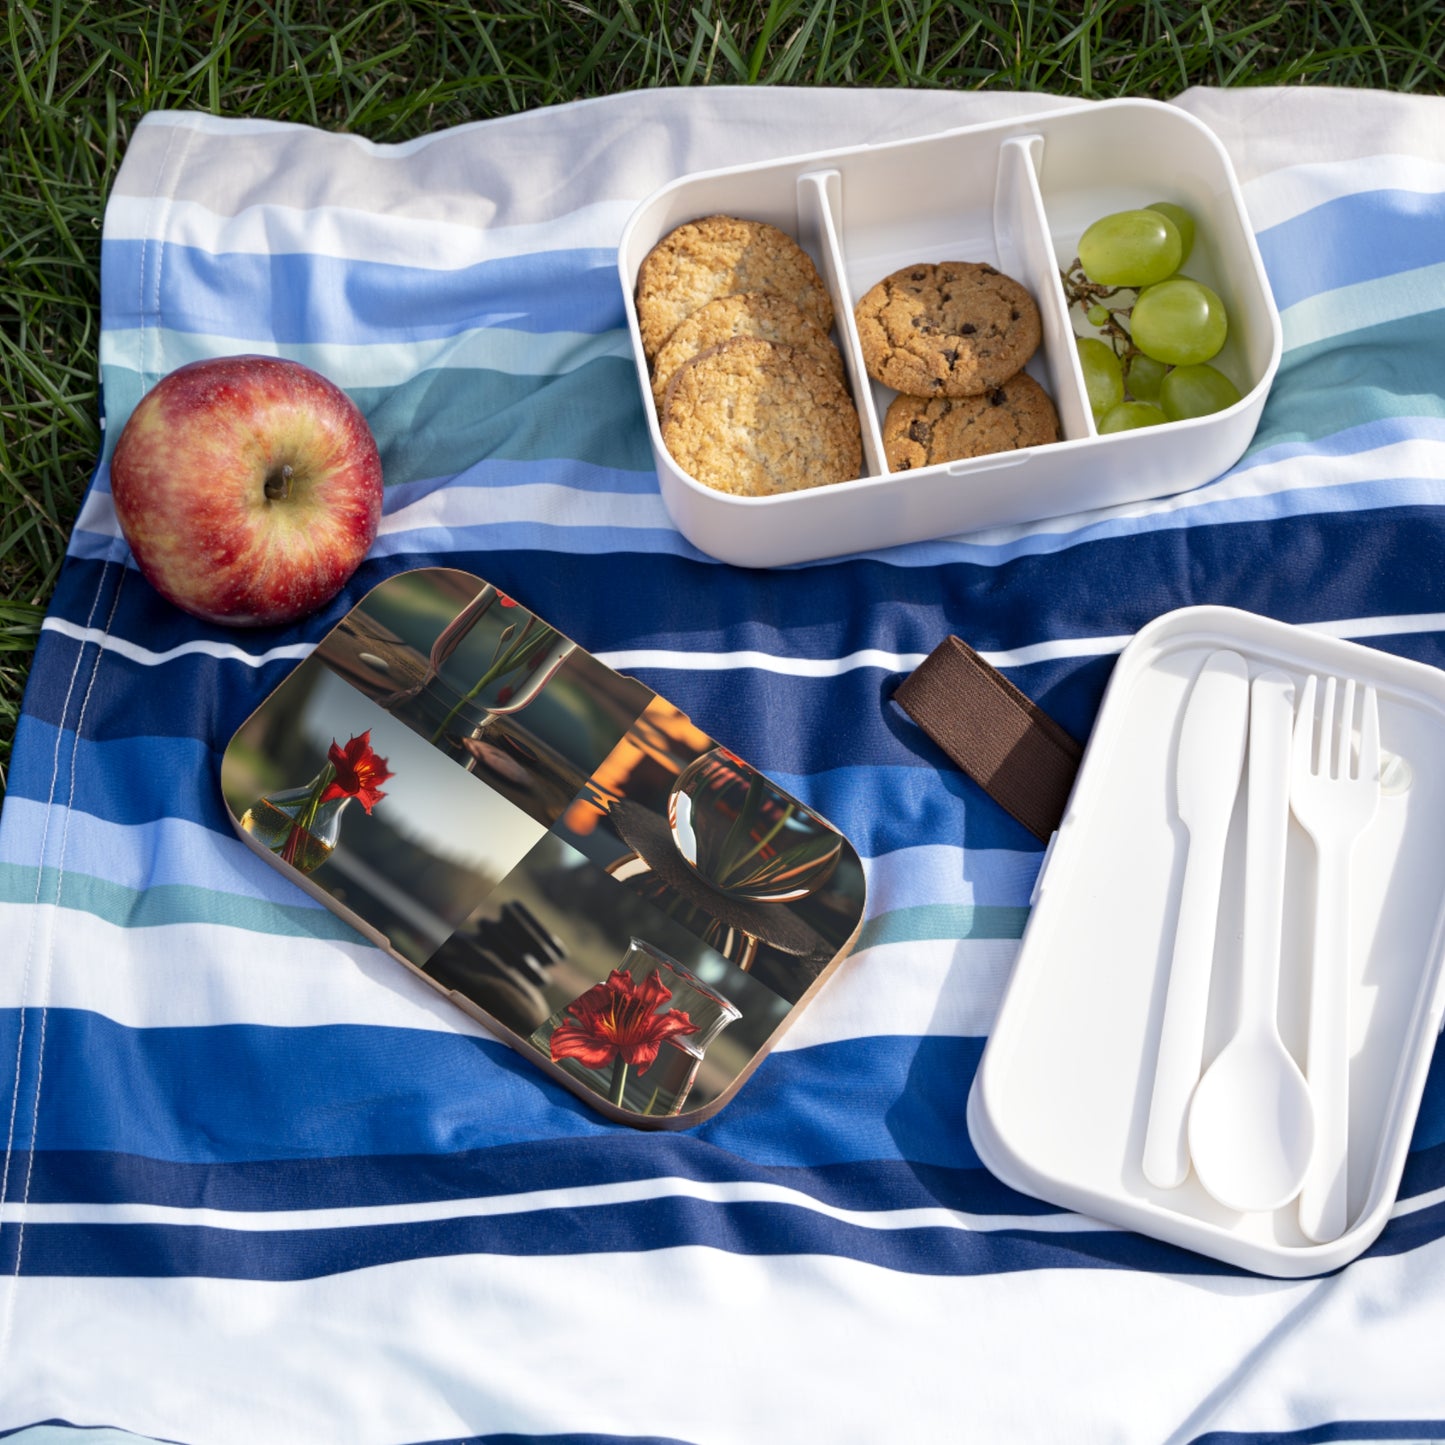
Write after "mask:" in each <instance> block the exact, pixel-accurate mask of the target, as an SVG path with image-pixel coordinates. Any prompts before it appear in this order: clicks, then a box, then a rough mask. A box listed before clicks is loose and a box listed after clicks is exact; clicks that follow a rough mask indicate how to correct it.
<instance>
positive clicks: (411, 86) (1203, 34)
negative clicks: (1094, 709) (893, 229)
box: [0, 0, 1445, 797]
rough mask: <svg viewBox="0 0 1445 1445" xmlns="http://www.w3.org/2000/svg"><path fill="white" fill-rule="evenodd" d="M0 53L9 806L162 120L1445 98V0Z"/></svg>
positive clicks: (122, 15) (537, 14)
mask: <svg viewBox="0 0 1445 1445" xmlns="http://www.w3.org/2000/svg"><path fill="white" fill-rule="evenodd" d="M6 15H7V18H6V19H5V21H4V22H3V23H4V29H3V49H0V260H3V270H0V274H3V278H4V284H3V287H0V797H3V792H4V779H5V770H6V766H7V764H8V761H9V756H10V747H11V740H12V737H13V734H14V729H15V722H16V718H17V715H18V712H19V707H20V698H21V692H22V689H23V687H24V682H25V677H26V672H27V669H28V667H29V663H30V658H31V655H32V653H33V650H34V646H35V642H36V638H37V635H38V632H39V627H40V623H41V620H42V618H43V617H44V614H45V609H46V605H47V602H48V599H49V597H50V595H51V592H52V590H53V588H54V586H55V580H56V576H57V573H58V571H59V567H60V562H61V558H62V556H63V554H64V550H65V544H66V540H67V538H68V536H69V533H70V529H71V527H72V525H73V523H74V519H75V513H76V510H77V507H78V506H79V502H80V499H81V496H82V494H83V492H84V489H85V486H86V482H87V480H88V478H89V474H90V470H91V467H92V465H93V463H94V459H95V456H96V453H97V451H98V448H99V430H98V427H97V407H98V397H97V389H96V343H97V333H98V325H99V318H98V313H97V304H98V288H99V281H98V275H99V248H100V225H101V216H102V212H103V209H104V205H105V198H106V195H107V192H108V190H109V187H110V183H111V179H112V177H113V176H114V174H115V170H116V167H117V165H118V164H119V162H120V159H121V157H122V155H123V154H124V152H125V147H126V142H127V140H128V139H129V137H130V134H131V132H132V130H133V129H134V127H135V125H136V122H137V121H138V120H139V119H140V117H141V116H142V115H143V114H145V112H146V111H148V110H152V109H162V108H170V109H176V108H192V109H201V110H208V111H213V112H215V113H217V114H221V115H236V116H242V115H244V116H260V117H266V118H270V119H276V120H288V121H302V122H307V123H310V124H312V125H318V126H325V127H327V128H331V129H345V130H351V131H355V132H358V133H359V134H362V135H365V136H368V137H369V138H371V139H372V140H376V141H400V140H405V139H408V138H410V137H412V136H416V135H419V134H422V133H424V132H427V131H430V130H433V129H436V128H439V127H442V126H448V125H454V124H457V123H459V122H463V121H472V120H478V119H482V118H485V117H489V116H499V115H509V114H512V113H515V112H517V111H520V110H525V109H530V108H532V107H536V106H543V105H553V104H557V103H560V102H563V101H569V100H575V99H579V98H581V97H585V96H596V95H605V94H609V93H613V92H616V91H621V90H632V89H637V88H640V87H645V86H658V85H710V84H711V85H718V84H727V85H736V84H759V85H838V86H932V87H948V88H952V89H959V90H1047V91H1052V92H1055V93H1058V94H1065V95H1072V96H1082V97H1088V98H1103V97H1106V96H1115V95H1148V96H1155V97H1158V98H1168V97H1170V96H1172V95H1175V94H1177V93H1178V92H1179V91H1180V90H1182V89H1184V88H1185V87H1186V86H1189V85H1220V86H1235V85H1256V84H1261V85H1282V84H1283V85H1294V84H1312V85H1340V86H1369V87H1376V88H1380V89H1389V90H1396V91H1406V92H1420V93H1430V94H1440V93H1442V92H1445V6H1441V5H1439V4H1438V0H1393V3H1382V0H1336V3H1331V4H1324V3H1317V0H1273V3H1270V0H1254V3H1239V4H1219V3H1215V4H1210V3H1203V4H1201V3H1198V0H1187V3H1186V0H1168V3H1165V0H1135V3H1117V0H1105V3H1094V4H1088V5H1080V4H1071V5H1055V4H1050V3H1043V0H1040V3H1030V0H1016V3H1014V4H995V5H981V4H969V3H949V0H869V3H858V4H853V5H843V4H837V3H830V0H774V3H771V4H764V3H749V4H736V3H734V4H719V3H716V0H695V3H689V0H683V3H671V4H669V3H661V0H632V3H626V0H620V3H613V4H600V3H599V4H594V3H590V0H476V3H475V8H473V6H470V5H466V4H461V3H442V0H409V3H408V0H384V3H372V4H351V5H342V4H338V3H333V4H324V3H319V0H203V3H194V4H179V5H178V4H172V3H165V0H150V3H125V0H91V3H85V0H71V3H66V4H59V3H56V4H37V3H29V0H9V3H8V7H7V12H6Z"/></svg>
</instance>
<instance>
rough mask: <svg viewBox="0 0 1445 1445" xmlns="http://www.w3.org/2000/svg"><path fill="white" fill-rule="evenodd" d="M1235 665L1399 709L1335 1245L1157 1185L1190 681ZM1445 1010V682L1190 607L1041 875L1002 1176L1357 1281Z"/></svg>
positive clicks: (981, 1136) (1242, 1255) (1298, 1006)
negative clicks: (1357, 1264) (1157, 1109)
mask: <svg viewBox="0 0 1445 1445" xmlns="http://www.w3.org/2000/svg"><path fill="white" fill-rule="evenodd" d="M1217 648H1227V649H1232V650H1233V651H1235V652H1237V653H1240V654H1241V655H1242V656H1243V657H1244V658H1245V660H1246V662H1247V663H1248V665H1249V670H1250V674H1251V676H1254V675H1256V674H1258V673H1260V672H1262V671H1264V670H1265V669H1268V668H1279V669H1282V670H1283V671H1284V672H1285V673H1286V674H1288V675H1289V676H1290V678H1291V679H1292V680H1293V681H1294V683H1295V690H1296V696H1297V697H1298V694H1299V691H1300V689H1301V687H1302V686H1303V683H1304V680H1305V678H1306V677H1307V676H1308V675H1309V674H1310V673H1317V674H1320V675H1321V676H1322V677H1323V676H1325V675H1329V674H1334V675H1335V676H1338V677H1340V678H1351V677H1353V678H1355V679H1356V680H1357V682H1359V683H1363V684H1373V685H1374V686H1375V687H1376V689H1377V690H1378V696H1379V717H1380V741H1381V745H1382V748H1383V749H1384V754H1385V757H1384V762H1385V767H1384V774H1385V784H1384V787H1383V789H1382V796H1381V798H1380V803H1379V808H1378V811H1377V812H1376V814H1375V817H1374V821H1373V822H1372V823H1371V824H1370V826H1369V828H1368V830H1367V832H1366V833H1365V834H1364V835H1363V836H1362V837H1361V839H1360V842H1359V845H1358V846H1357V847H1356V849H1355V852H1354V857H1353V869H1352V874H1351V878H1352V889H1351V903H1352V922H1351V928H1350V938H1349V940H1348V942H1349V964H1348V968H1347V998H1348V1008H1349V1016H1350V1051H1351V1055H1352V1057H1351V1059H1350V1065H1349V1086H1350V1122H1349V1167H1348V1178H1349V1183H1348V1211H1347V1221H1348V1222H1347V1225H1346V1228H1345V1232H1344V1233H1343V1234H1341V1235H1340V1236H1339V1237H1337V1238H1336V1239H1334V1240H1332V1241H1330V1242H1328V1243H1322V1244H1316V1243H1312V1242H1311V1241H1310V1240H1309V1239H1308V1238H1307V1237H1306V1236H1305V1235H1304V1233H1303V1232H1302V1231H1301V1229H1300V1227H1299V1222H1298V1212H1297V1206H1296V1204H1295V1203H1293V1202H1292V1203H1290V1204H1287V1205H1285V1206H1283V1207H1281V1208H1279V1209H1276V1210H1273V1211H1271V1212H1268V1213H1249V1214H1244V1213H1235V1212H1233V1211H1231V1210H1229V1209H1226V1208H1224V1207H1223V1206H1222V1205H1220V1204H1218V1203H1216V1202H1215V1201H1214V1200H1213V1199H1212V1198H1211V1197H1210V1196H1209V1195H1208V1194H1207V1193H1206V1192H1205V1191H1204V1189H1203V1187H1202V1186H1201V1185H1200V1183H1199V1181H1198V1179H1197V1177H1196V1176H1195V1174H1194V1173H1193V1172H1191V1173H1190V1174H1189V1175H1188V1177H1187V1178H1186V1179H1185V1181H1184V1183H1183V1184H1181V1185H1179V1186H1177V1187H1175V1188H1159V1187H1157V1186H1155V1185H1153V1184H1150V1183H1149V1182H1148V1181H1147V1180H1146V1179H1145V1177H1144V1173H1143V1168H1142V1162H1141V1159H1142V1152H1143V1146H1144V1137H1145V1131H1146V1128H1147V1123H1148V1114H1149V1108H1150V1100H1151V1095H1152V1091H1153V1081H1154V1071H1155V1063H1156V1058H1157V1054H1158V1043H1159V1035H1160V1028H1161V1019H1162V1014H1163V1008H1164V997H1165V990H1166V988H1167V985H1168V979H1169V969H1170V963H1171V958H1172V951H1173V942H1174V930H1175V923H1176V920H1177V916H1178V909H1179V895H1180V888H1181V883H1182V878H1183V871H1184V864H1185V859H1186V854H1187V849H1188V841H1189V840H1188V835H1187V833H1186V831H1185V829H1184V827H1183V825H1182V823H1181V822H1180V820H1179V818H1178V816H1177V814H1176V803H1175V788H1176V784H1175V764H1176V757H1177V751H1178V747H1179V736H1180V725H1181V719H1182V714H1183V710H1184V706H1185V703H1186V700H1187V698H1188V695H1189V691H1190V688H1191V685H1192V683H1193V681H1194V679H1195V677H1196V675H1197V674H1198V672H1199V670H1200V668H1201V666H1202V665H1203V662H1204V659H1205V658H1206V657H1208V656H1209V655H1210V653H1211V652H1213V651H1214V650H1215V649H1217ZM1247 773H1248V768H1247V765H1246V769H1245V777H1244V779H1242V781H1241V785H1240V794H1239V797H1238V799H1237V800H1236V804H1235V809H1234V813H1233V816H1232V820H1231V824H1230V833H1229V838H1228V842H1227V845H1226V853H1225V873H1224V883H1223V889H1222V892H1221V895H1220V911H1219V915H1218V924H1219V926H1218V933H1217V936H1216V943H1215V953H1214V963H1213V972H1212V978H1211V985H1210V995H1209V1009H1208V1015H1207V1021H1206V1032H1205V1048H1204V1057H1203V1066H1204V1067H1205V1068H1207V1067H1208V1065H1209V1063H1210V1062H1211V1061H1212V1060H1213V1058H1214V1057H1215V1056H1217V1054H1218V1052H1219V1050H1220V1048H1221V1047H1222V1045H1223V1043H1224V1041H1225V1038H1226V1036H1227V1034H1228V1031H1229V1028H1230V1026H1231V1023H1232V1020H1233V1018H1234V1009H1235V1001H1236V997H1237V989H1238V964H1239V934H1240V926H1241V917H1242V899H1243V887H1244V872H1245V858H1244V854H1245V849H1244V832H1245V827H1244V825H1245V818H1246V813H1247V808H1248V803H1249V798H1248V794H1249V786H1248V781H1247ZM1315 866H1316V862H1315V852H1314V846H1313V844H1312V843H1311V841H1310V839H1309V837H1308V835H1307V834H1306V833H1305V832H1304V831H1303V829H1301V828H1300V826H1299V824H1298V823H1297V822H1295V821H1294V820H1293V819H1291V820H1290V823H1289V837H1288V852H1287V857H1286V872H1285V900H1284V923H1283V949H1282V956H1281V983H1280V989H1279V1013H1278V1018H1279V1024H1280V1031H1281V1034H1282V1036H1283V1038H1284V1041H1285V1043H1286V1045H1287V1046H1288V1047H1289V1049H1290V1051H1291V1052H1292V1053H1293V1054H1294V1056H1295V1058H1296V1060H1297V1061H1299V1062H1300V1063H1301V1065H1303V1063H1304V1047H1303V1046H1304V1040H1305V1029H1306V1020H1307V1011H1308V992H1309V976H1310V966H1311V951H1312V950H1311V945H1312V940H1311V936H1310V935H1311V932H1312V928H1313V906H1314V894H1313V886H1314V870H1315ZM1442 1010H1445V673H1442V672H1440V671H1438V670H1437V669H1435V668H1431V667H1426V666H1424V665H1422V664H1420V663H1415V662H1410V661H1408V660H1405V659H1402V658H1398V657H1392V656H1390V655H1389V654H1387V653H1383V652H1377V651H1375V650H1374V649H1372V648H1368V647H1362V646H1359V645H1358V644H1355V643H1350V642H1344V641H1340V640H1338V639H1335V638H1331V637H1327V636H1324V635H1321V634H1319V633H1315V632H1311V631H1308V630H1305V629H1301V628H1297V627H1291V626H1288V625H1286V624H1284V623H1279V622H1274V621H1270V620H1268V619H1265V618H1261V617H1257V616H1254V615H1253V614H1250V613H1246V612H1239V611H1234V610H1232V609H1229V608H1216V607H1199V608H1185V609H1183V610H1180V611H1177V612H1172V613H1169V614H1167V615H1165V616H1164V617H1161V618H1159V619H1158V620H1156V621H1155V622H1153V623H1151V624H1150V625H1149V626H1148V627H1146V628H1144V629H1143V630H1142V631H1141V632H1140V633H1139V634H1138V636H1137V637H1136V638H1135V639H1134V640H1133V641H1132V642H1131V643H1130V644H1129V646H1128V647H1127V648H1126V649H1125V650H1124V652H1123V654H1122V655H1121V656H1120V658H1119V661H1118V663H1117V665H1116V667H1115V670H1114V673H1113V676H1112V678H1111V680H1110V683H1109V687H1108V690H1107V693H1106V695H1105V698H1104V703H1103V707H1102V709H1101V711H1100V713H1099V717H1098V720H1097V723H1096V724H1095V727H1094V730H1093V732H1092V734H1091V736H1090V739H1089V743H1088V747H1087V749H1086V752H1085V755H1084V761H1083V764H1082V766H1081V768H1080V771H1079V775H1078V779H1077V781H1076V783H1075V786H1074V790H1073V793H1072V795H1071V797H1070V801H1069V805H1068V808H1067V811H1066V813H1065V816H1064V818H1063V820H1062V822H1061V823H1060V826H1059V830H1058V832H1057V833H1056V834H1055V837H1054V840H1053V843H1052V845H1051V848H1050V852H1049V855H1048V857H1047V860H1046V864H1045V867H1044V869H1043V871H1042V872H1041V873H1040V876H1039V881H1038V884H1037V887H1036V890H1035V895H1034V906H1033V912H1032V914H1031V915H1030V918H1029V923H1028V927H1027V929H1026V931H1025V934H1024V938H1023V942H1022V945H1021V947H1020V951H1019V955H1018V959H1017V962H1016V964H1015V966H1014V971H1013V974H1012V976H1011V978H1010V981H1009V984H1008V987H1007V989H1006V991H1005V995H1004V999H1003V1003H1002V1007H1001V1009H1000V1012H999V1016H998V1020H997V1023H996V1025H995V1027H994V1029H993V1032H992V1033H991V1035H990V1037H989V1040H988V1043H987V1045H986V1047H985V1049H984V1054H983V1058H982V1061H981V1063H980V1066H979V1070H978V1074H977V1076H976V1078H975V1081H974V1086H973V1090H972V1093H971V1094H970V1096H969V1101H968V1126H969V1133H970V1136H971V1138H972V1140H973V1143H974V1147H975V1148H976V1149H977V1151H978V1153H979V1156H980V1158H982V1160H983V1162H984V1164H985V1165H986V1166H987V1167H988V1168H989V1169H990V1170H991V1171H992V1172H993V1173H994V1174H996V1175H997V1176H998V1177H999V1178H1000V1179H1002V1180H1003V1181H1004V1182H1005V1183H1007V1184H1009V1185H1011V1186H1012V1187H1014V1188H1016V1189H1019V1190H1021V1191H1023V1192H1025V1193H1028V1194H1032V1195H1035V1196H1037V1197H1039V1198H1042V1199H1046V1200H1049V1201H1051V1202H1052V1203H1055V1204H1059V1205H1062V1206H1064V1207H1066V1208H1069V1209H1074V1210H1077V1211H1079V1212H1080V1213H1083V1214H1087V1215H1091V1216H1093V1217H1095V1218H1097V1219H1100V1220H1104V1221H1106V1222H1108V1223H1111V1224H1116V1225H1120V1226H1123V1227H1126V1228H1129V1229H1133V1230H1136V1231H1138V1232H1139V1233H1141V1234H1146V1235H1150V1236H1153V1237H1155V1238H1158V1239H1162V1240H1166V1241H1168V1242H1170V1243H1173V1244H1178V1245H1183V1246H1184V1247H1186V1248H1188V1249H1192V1250H1195V1251H1197V1252H1198V1253H1200V1254H1205V1255H1209V1256H1212V1257H1214V1258H1216V1259H1220V1260H1223V1261H1225V1262H1226V1263H1229V1264H1234V1265H1238V1266H1241V1267H1243V1268H1245V1269H1249V1270H1253V1271H1256V1272H1258V1273H1261V1274H1268V1275H1275V1276H1280V1277H1287V1278H1299V1277H1303V1276H1307V1275H1313V1274H1319V1273H1323V1272H1325V1271H1328V1270H1332V1269H1335V1268H1338V1267H1339V1266H1340V1265H1343V1264H1345V1263H1347V1262H1348V1261H1349V1260H1351V1259H1353V1258H1354V1257H1355V1256H1356V1255H1358V1254H1359V1253H1360V1252H1361V1251H1362V1250H1364V1249H1365V1248H1367V1247H1368V1246H1369V1245H1370V1243H1371V1242H1372V1241H1373V1240H1374V1239H1375V1238H1376V1237H1377V1236H1378V1235H1379V1233H1380V1231H1381V1230H1382V1229H1383V1228H1384V1226H1385V1223H1386V1221H1387V1219H1388V1217H1389V1215H1390V1212H1391V1209H1392V1207H1393V1205H1394V1202H1395V1195H1396V1192H1397V1190H1398V1188H1399V1183H1400V1175H1401V1171H1402V1169H1403V1167H1404V1162H1405V1156H1406V1153H1407V1151H1408V1148H1409V1143H1410V1134H1411V1130H1412V1129H1413V1127H1414V1123H1415V1118H1416V1115H1417V1113H1418V1110H1419V1105H1420V1098H1421V1094H1422V1092H1423V1089H1424V1086H1425V1076H1426V1072H1427V1070H1428V1068H1429V1064H1430V1058H1431V1054H1432V1052H1433V1050H1434V1047H1435V1043H1436V1037H1437V1034H1438V1032H1439V1029H1440V1023H1441V1016H1442Z"/></svg>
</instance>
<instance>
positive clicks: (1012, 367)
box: [855, 261, 1042, 397]
mask: <svg viewBox="0 0 1445 1445" xmlns="http://www.w3.org/2000/svg"><path fill="white" fill-rule="evenodd" d="M855 319H856V320H857V323H858V338H859V340H860V342H861V343H862V347H863V361H864V365H865V366H866V367H867V368H868V375H869V376H871V377H872V378H873V379H874V380H875V381H881V382H882V383H883V384H884V386H891V387H892V388H893V389H894V390H895V391H900V392H903V393H905V394H906V395H908V396H924V397H936V396H979V395H981V394H982V393H984V392H986V391H988V390H989V389H990V388H991V387H995V386H997V385H998V384H999V383H1000V382H1002V381H1006V380H1007V379H1008V378H1009V377H1011V376H1013V375H1014V374H1015V373H1016V372H1018V371H1021V370H1022V369H1023V366H1024V363H1025V362H1027V361H1028V359H1029V357H1031V356H1032V355H1033V354H1034V352H1035V351H1036V350H1037V349H1038V345H1039V340H1040V337H1041V334H1042V332H1041V328H1040V324H1039V309H1038V307H1037V306H1036V305H1035V304H1034V299H1033V297H1032V296H1030V295H1029V293H1028V291H1027V290H1026V289H1025V288H1024V287H1023V286H1021V285H1019V283H1018V282H1017V281H1015V280H1014V279H1013V278H1012V277H1010V276H1005V275H1004V274H1003V272H1002V271H997V270H995V269H994V268H993V267H992V266H984V265H980V264H978V263H976V262H972V261H943V262H939V263H937V264H932V265H930V264H923V263H920V264H919V265H916V266H905V267H903V269H902V270H900V271H895V272H894V273H893V274H892V275H891V276H885V277H884V278H883V280H881V281H880V282H878V284H877V285H876V286H874V287H873V288H872V289H871V290H869V291H868V292H867V294H866V295H865V296H864V297H863V298H862V300H861V301H859V302H858V305H857V307H856V309H855Z"/></svg>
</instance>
